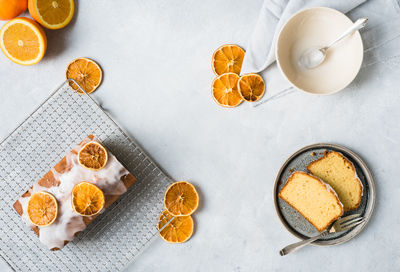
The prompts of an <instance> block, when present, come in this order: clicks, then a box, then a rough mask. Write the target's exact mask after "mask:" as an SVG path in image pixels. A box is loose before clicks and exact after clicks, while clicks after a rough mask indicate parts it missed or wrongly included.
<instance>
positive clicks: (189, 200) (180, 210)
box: [164, 181, 199, 216]
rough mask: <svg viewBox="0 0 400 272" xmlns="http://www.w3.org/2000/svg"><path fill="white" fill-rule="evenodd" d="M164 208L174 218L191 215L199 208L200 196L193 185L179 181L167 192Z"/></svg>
mask: <svg viewBox="0 0 400 272" xmlns="http://www.w3.org/2000/svg"><path fill="white" fill-rule="evenodd" d="M164 206H165V208H166V209H167V211H168V212H169V213H170V214H171V215H173V216H186V215H191V214H192V213H193V212H194V211H195V210H196V209H197V207H198V206H199V195H198V194H197V191H196V189H195V188H194V186H193V185H192V184H191V183H189V182H187V181H178V182H175V183H173V184H171V185H170V186H169V187H168V189H167V191H166V192H165V195H164Z"/></svg>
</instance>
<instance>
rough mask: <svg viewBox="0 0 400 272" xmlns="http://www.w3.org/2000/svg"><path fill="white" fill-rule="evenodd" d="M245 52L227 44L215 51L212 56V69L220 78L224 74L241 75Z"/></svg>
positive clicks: (238, 47)
mask: <svg viewBox="0 0 400 272" xmlns="http://www.w3.org/2000/svg"><path fill="white" fill-rule="evenodd" d="M244 54H245V52H244V50H243V49H242V48H241V47H240V46H237V45H234V44H225V45H223V46H221V47H219V48H218V49H217V50H215V52H214V54H213V56H212V69H213V71H214V73H215V74H216V75H217V76H219V75H222V74H224V73H235V74H240V70H241V69H242V63H243V59H244Z"/></svg>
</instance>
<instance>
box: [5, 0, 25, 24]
mask: <svg viewBox="0 0 400 272" xmlns="http://www.w3.org/2000/svg"><path fill="white" fill-rule="evenodd" d="M27 8H28V0H0V20H11V19H13V18H15V17H17V16H18V15H20V14H21V13H22V12H24V11H25V10H26V9H27Z"/></svg>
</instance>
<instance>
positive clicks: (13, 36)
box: [0, 17, 47, 65]
mask: <svg viewBox="0 0 400 272" xmlns="http://www.w3.org/2000/svg"><path fill="white" fill-rule="evenodd" d="M46 47H47V39H46V34H45V33H44V31H43V29H42V28H41V27H40V25H38V24H37V23H36V22H35V21H33V20H31V19H28V18H23V17H19V18H15V19H13V20H11V21H9V22H8V23H6V24H5V25H4V26H3V27H2V28H1V30H0V48H1V50H2V51H3V52H4V54H5V55H6V56H7V58H9V59H10V60H11V61H13V62H15V63H18V64H22V65H33V64H36V63H38V62H39V61H40V60H41V59H42V58H43V56H44V53H45V52H46Z"/></svg>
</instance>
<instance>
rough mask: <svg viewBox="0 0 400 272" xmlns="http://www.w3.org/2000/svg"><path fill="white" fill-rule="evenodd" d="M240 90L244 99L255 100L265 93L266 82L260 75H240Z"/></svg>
mask: <svg viewBox="0 0 400 272" xmlns="http://www.w3.org/2000/svg"><path fill="white" fill-rule="evenodd" d="M238 90H239V94H240V96H241V97H242V98H243V100H246V101H248V102H255V101H257V100H259V99H260V98H261V97H262V96H263V95H264V92H265V83H264V80H263V79H262V77H261V76H260V75H257V74H246V75H243V76H242V77H240V79H239V81H238Z"/></svg>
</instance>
